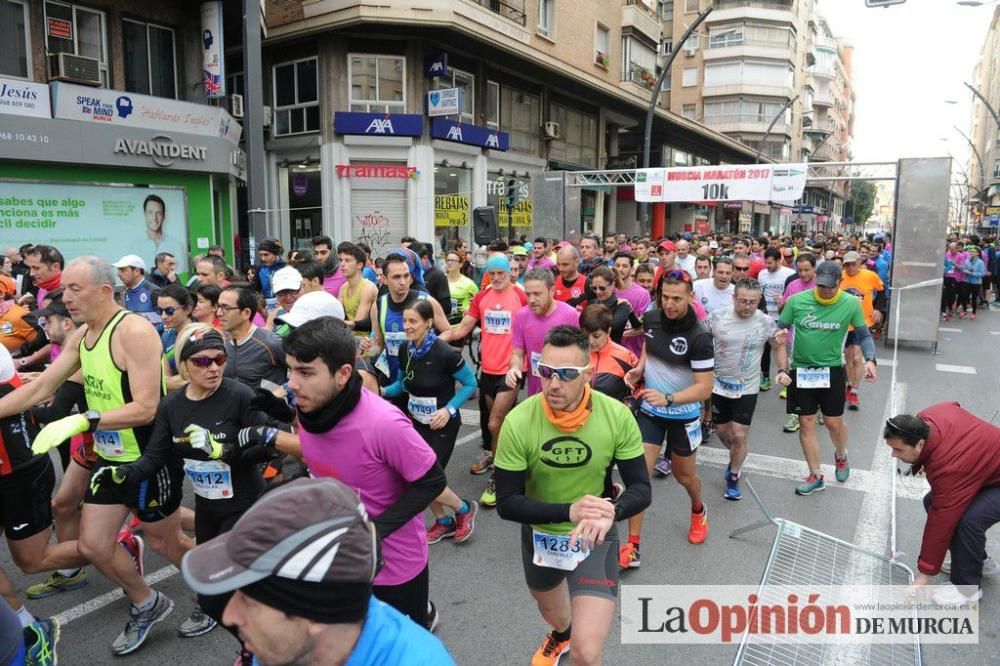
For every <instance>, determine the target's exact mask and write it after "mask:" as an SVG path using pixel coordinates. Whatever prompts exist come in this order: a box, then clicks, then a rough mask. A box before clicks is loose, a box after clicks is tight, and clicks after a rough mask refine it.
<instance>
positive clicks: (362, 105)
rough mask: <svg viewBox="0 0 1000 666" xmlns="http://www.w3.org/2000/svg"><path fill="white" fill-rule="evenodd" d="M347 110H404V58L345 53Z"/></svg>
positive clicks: (386, 111) (394, 111)
mask: <svg viewBox="0 0 1000 666" xmlns="http://www.w3.org/2000/svg"><path fill="white" fill-rule="evenodd" d="M347 62H348V65H349V66H348V69H349V72H348V78H350V80H351V111H361V112H366V113H381V112H384V113H401V112H403V111H404V110H405V109H406V58H404V57H403V56H383V55H373V54H365V53H354V54H351V55H349V56H347Z"/></svg>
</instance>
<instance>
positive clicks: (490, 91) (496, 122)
mask: <svg viewBox="0 0 1000 666" xmlns="http://www.w3.org/2000/svg"><path fill="white" fill-rule="evenodd" d="M486 126H487V127H489V128H491V129H500V84H499V83H497V82H496V81H487V82H486Z"/></svg>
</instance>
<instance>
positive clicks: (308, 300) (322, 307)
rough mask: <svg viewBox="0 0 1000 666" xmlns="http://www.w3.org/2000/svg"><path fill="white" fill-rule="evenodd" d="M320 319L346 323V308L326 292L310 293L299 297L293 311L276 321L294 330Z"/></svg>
mask: <svg viewBox="0 0 1000 666" xmlns="http://www.w3.org/2000/svg"><path fill="white" fill-rule="evenodd" d="M279 272H280V271H279ZM320 317H333V318H335V319H339V320H341V321H344V319H345V318H346V313H345V312H344V306H343V305H342V304H341V303H340V301H338V300H337V299H336V298H334V296H333V294H330V293H327V292H325V291H310V292H309V293H308V294H302V295H301V296H299V300H297V301H295V303H294V304H293V305H292V309H291V311H289V312H286V313H285V314H283V315H281V316H280V317H277V318H276V321H283V322H285V323H286V324H288V325H289V326H292V327H293V328H298V327H299V326H301V325H302V324H304V323H306V322H307V321H312V320H313V319H319V318H320Z"/></svg>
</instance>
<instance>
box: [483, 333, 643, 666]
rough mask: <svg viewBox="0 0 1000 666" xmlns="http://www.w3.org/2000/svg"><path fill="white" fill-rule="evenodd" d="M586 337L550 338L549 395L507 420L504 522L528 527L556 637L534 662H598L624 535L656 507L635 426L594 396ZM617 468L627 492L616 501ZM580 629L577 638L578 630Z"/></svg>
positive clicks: (546, 351)
mask: <svg viewBox="0 0 1000 666" xmlns="http://www.w3.org/2000/svg"><path fill="white" fill-rule="evenodd" d="M589 355H590V349H589V345H588V343H587V338H586V337H585V335H584V334H583V332H582V331H580V330H579V329H578V328H575V327H572V326H557V327H555V328H553V329H552V330H551V331H549V333H548V335H547V336H546V339H545V346H544V347H543V349H542V358H541V361H540V362H539V364H538V369H539V373H540V374H541V375H542V393H541V394H539V395H535V396H532V397H531V398H528V399H527V400H526V401H524V403H522V404H521V405H520V406H518V407H517V408H515V409H514V410H513V411H511V413H510V414H508V415H507V419H506V421H505V422H504V425H503V430H502V431H501V434H500V445H499V447H498V448H497V461H496V466H497V472H496V474H497V486H498V496H499V500H498V501H499V504H498V507H497V510H498V513H499V514H500V517H501V518H503V519H504V520H510V521H513V522H517V523H521V554H522V557H521V561H522V563H523V567H524V577H525V581H526V583H527V585H528V590H529V592H531V596H532V597H534V599H535V602H536V603H537V604H538V609H539V611H540V613H541V615H542V618H543V619H544V620H545V621H546V622H548V623H549V625H551V626H552V631H551V632H550V633H549V634H548V635H547V636H546V637H545V640H544V641H542V644H541V646H540V647H539V648H538V650H537V651H536V652H535V655H534V657H533V658H532V660H531V663H532V665H533V666H547V665H552V664H556V663H557V662H558V661H559V658H560V657H561V656H562V655H563V654H564V653H566V652H571V653H572V655H573V663H578V664H598V663H600V662H601V655H602V652H603V649H604V642H605V640H606V639H607V635H608V630H609V629H610V627H611V622H612V620H613V619H614V615H615V600H616V599H617V596H618V579H619V572H618V568H617V567H616V566H615V553H616V546H617V545H618V529H617V527H616V526H615V521H618V520H624V519H626V518H629V517H631V516H633V515H635V514H636V513H637V512H639V511H641V510H643V509H644V508H646V507H647V506H649V503H650V499H651V491H650V487H649V477H648V474H647V472H646V470H645V468H644V465H643V451H642V445H641V440H642V437H641V436H640V434H639V429H638V428H637V427H636V423H635V419H634V418H633V417H632V414H631V412H629V410H628V409H627V408H626V407H625V406H624V405H622V404H621V403H620V402H618V401H616V400H614V399H613V398H609V397H607V396H605V395H602V394H600V393H598V392H596V391H593V390H591V388H590V384H589V380H590V374H591V368H590V367H589V365H588V358H589ZM614 465H617V466H618V471H619V473H620V474H621V477H622V481H623V482H624V485H625V488H624V491H623V492H622V493H621V494H620V495H618V496H617V498H616V499H615V500H614V501H613V502H612V501H611V500H608V499H602V497H610V496H611V495H610V492H611V488H610V482H609V481H610V472H611V468H612V466H614ZM573 629H575V631H573Z"/></svg>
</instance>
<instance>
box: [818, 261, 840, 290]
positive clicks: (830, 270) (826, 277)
mask: <svg viewBox="0 0 1000 666" xmlns="http://www.w3.org/2000/svg"><path fill="white" fill-rule="evenodd" d="M841 275H842V269H841V268H840V265H839V264H837V262H836V261H824V262H823V263H822V264H820V265H819V266H817V267H816V286H817V287H828V288H830V287H836V286H837V284H838V283H839V282H840V278H841Z"/></svg>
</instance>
